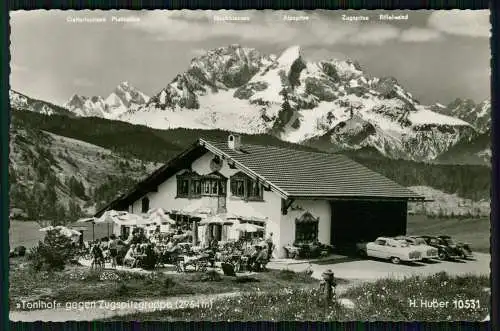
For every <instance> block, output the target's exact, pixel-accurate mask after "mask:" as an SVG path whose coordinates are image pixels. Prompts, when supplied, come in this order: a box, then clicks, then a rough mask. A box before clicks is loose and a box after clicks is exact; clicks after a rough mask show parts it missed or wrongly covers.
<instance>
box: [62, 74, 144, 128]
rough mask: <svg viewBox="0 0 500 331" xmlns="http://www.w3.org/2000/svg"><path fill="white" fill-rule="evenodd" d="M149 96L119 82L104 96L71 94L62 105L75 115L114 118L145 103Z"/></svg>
mask: <svg viewBox="0 0 500 331" xmlns="http://www.w3.org/2000/svg"><path fill="white" fill-rule="evenodd" d="M148 100H149V97H148V96H147V95H145V94H144V93H142V92H140V91H139V90H137V89H136V88H135V87H133V86H131V85H130V84H129V83H128V82H123V83H121V84H119V85H118V86H117V87H116V88H115V90H114V91H113V92H111V94H110V95H109V96H107V97H106V98H103V97H101V96H93V97H86V96H80V95H77V94H75V95H73V96H72V97H71V98H70V99H69V100H68V102H66V103H65V104H64V107H65V108H67V109H69V111H70V112H72V113H73V114H75V115H77V116H96V117H103V118H108V119H116V118H118V117H120V116H121V115H122V114H123V113H125V112H127V111H129V110H132V109H137V108H138V107H140V106H141V105H145V104H146V103H147V102H148Z"/></svg>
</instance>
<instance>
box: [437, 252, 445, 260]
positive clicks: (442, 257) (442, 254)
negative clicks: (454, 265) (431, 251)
mask: <svg viewBox="0 0 500 331" xmlns="http://www.w3.org/2000/svg"><path fill="white" fill-rule="evenodd" d="M438 258H439V259H440V260H446V254H445V253H444V252H439V253H438Z"/></svg>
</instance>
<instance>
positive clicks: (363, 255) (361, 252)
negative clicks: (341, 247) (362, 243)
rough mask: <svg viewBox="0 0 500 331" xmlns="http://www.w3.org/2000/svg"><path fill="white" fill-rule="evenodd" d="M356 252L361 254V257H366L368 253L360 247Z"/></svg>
mask: <svg viewBox="0 0 500 331" xmlns="http://www.w3.org/2000/svg"><path fill="white" fill-rule="evenodd" d="M358 254H359V256H361V257H363V258H366V257H368V254H366V251H365V250H363V249H360V250H359V251H358Z"/></svg>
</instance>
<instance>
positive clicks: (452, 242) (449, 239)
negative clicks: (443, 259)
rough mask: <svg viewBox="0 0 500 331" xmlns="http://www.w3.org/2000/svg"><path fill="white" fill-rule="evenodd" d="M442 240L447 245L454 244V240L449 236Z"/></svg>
mask: <svg viewBox="0 0 500 331" xmlns="http://www.w3.org/2000/svg"><path fill="white" fill-rule="evenodd" d="M444 241H445V242H446V243H447V244H448V245H454V244H455V242H454V241H453V239H451V238H445V239H444Z"/></svg>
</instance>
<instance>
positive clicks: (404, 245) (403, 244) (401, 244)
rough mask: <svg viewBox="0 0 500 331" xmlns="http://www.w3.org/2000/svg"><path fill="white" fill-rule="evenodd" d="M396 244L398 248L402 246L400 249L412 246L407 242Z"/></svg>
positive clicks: (397, 242)
mask: <svg viewBox="0 0 500 331" xmlns="http://www.w3.org/2000/svg"><path fill="white" fill-rule="evenodd" d="M395 244H396V245H397V246H400V247H408V246H410V244H409V243H407V242H406V241H396V242H395Z"/></svg>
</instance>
